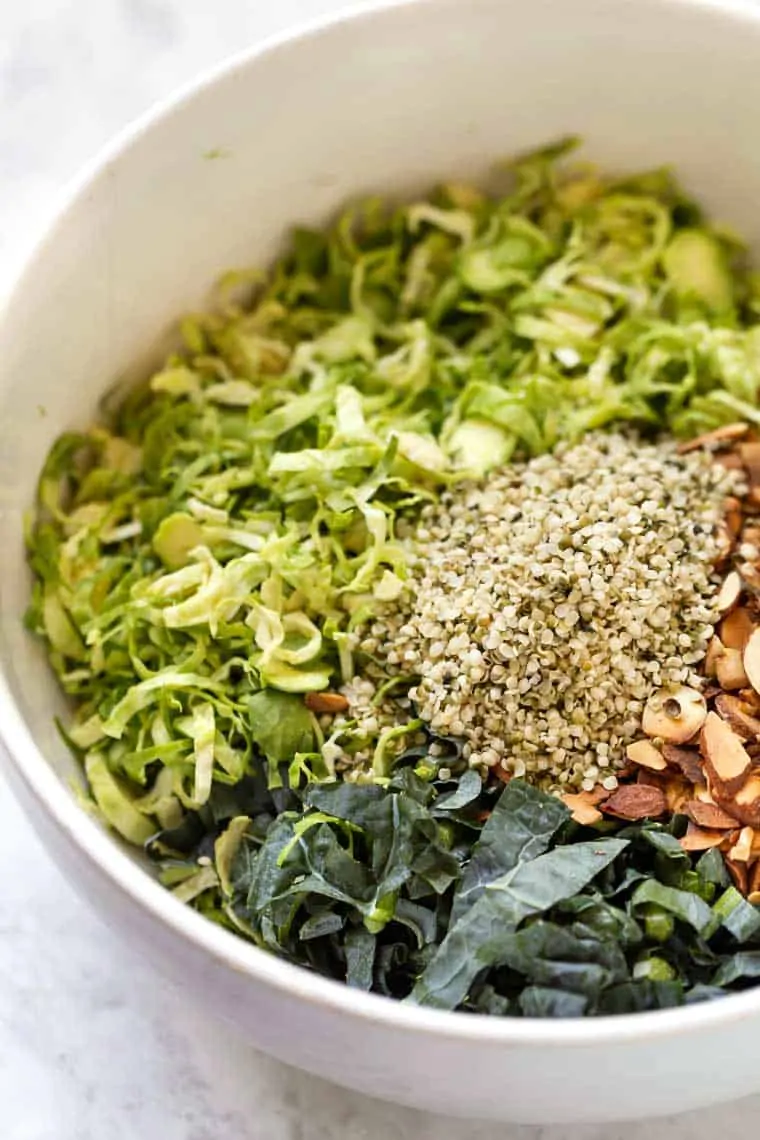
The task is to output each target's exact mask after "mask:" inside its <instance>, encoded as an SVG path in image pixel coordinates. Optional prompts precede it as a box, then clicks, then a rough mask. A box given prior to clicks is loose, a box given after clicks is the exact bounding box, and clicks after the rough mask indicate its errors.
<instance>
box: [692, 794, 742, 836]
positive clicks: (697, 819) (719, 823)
mask: <svg viewBox="0 0 760 1140" xmlns="http://www.w3.org/2000/svg"><path fill="white" fill-rule="evenodd" d="M683 811H684V815H687V816H688V817H689V819H691V820H693V822H694V823H696V824H697V825H698V826H699V827H704V828H707V830H708V831H731V830H732V828H735V827H736V823H737V821H736V820H735V819H734V818H733V816H730V815H729V814H728V812H727V811H724V810H723V808H721V807H718V805H717V804H709V803H702V802H701V801H700V800H688V801H687V802H686V803H685V804H684V805H683Z"/></svg>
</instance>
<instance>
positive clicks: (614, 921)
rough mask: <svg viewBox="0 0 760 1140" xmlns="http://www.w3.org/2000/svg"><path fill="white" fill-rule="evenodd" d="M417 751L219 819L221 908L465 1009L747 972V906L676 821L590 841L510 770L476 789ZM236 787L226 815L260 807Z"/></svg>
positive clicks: (269, 942) (729, 984)
mask: <svg viewBox="0 0 760 1140" xmlns="http://www.w3.org/2000/svg"><path fill="white" fill-rule="evenodd" d="M431 761H432V762H433V763H435V758H433V757H430V754H429V751H428V750H425V749H414V750H410V752H409V753H408V754H406V755H405V756H404V757H402V758H401V760H400V761H399V763H398V764H397V765H396V768H395V771H394V775H393V776H392V778H391V779H390V781H389V783H388V784H386V785H384V786H380V785H377V784H350V783H335V784H331V785H329V784H324V785H311V786H310V787H309V788H307V789H305V790H302V791H300V792H296V793H292V792H291V793H288V796H289V798H288V809H287V810H282V811H281V813H280V815H279V817H278V819H277V821H276V822H274V823H269V825H268V826H266V825H263V824H262V821H261V817H260V816H259V817H257V816H255V815H254V816H253V817H250V818H249V819H248V821H247V824H246V826H245V830H241V828H240V825H239V823H235V824H232V825H230V827H231V828H232V827H233V826H234V827H235V830H236V837H235V842H236V844H237V846H236V849H235V853H234V856H233V858H232V861H231V867H232V871H231V875H230V878H229V886H228V889H227V890H226V891H225V893H224V896H223V902H222V903H221V904H219V905H221V906H223V907H224V910H223V912H222V916H223V918H226V919H227V921H235V922H236V923H239V924H240V925H241V926H242V928H243V929H245V930H247V931H248V933H249V936H252V937H254V938H255V939H256V941H257V942H258V943H259V944H260V945H263V946H267V947H269V948H270V949H273V950H275V951H276V952H277V953H279V954H282V955H284V956H285V957H286V958H288V959H289V960H291V961H294V962H300V963H302V964H304V965H307V966H309V967H310V968H312V969H316V970H319V971H320V972H321V973H325V974H327V975H328V976H331V977H336V978H340V979H345V980H347V981H348V984H349V985H355V986H357V987H360V988H363V989H374V990H376V991H377V992H380V993H384V994H387V995H389V996H393V997H396V998H405V997H409V998H410V1000H411V1001H414V1002H415V1003H420V1004H425V1005H433V1006H437V1007H438V1008H444V1009H454V1008H458V1009H464V1010H468V1011H470V1012H474V1013H490V1014H498V1015H512V1016H518V1017H519V1016H541V1017H554V1016H579V1015H581V1014H592V1015H593V1014H597V1015H602V1014H607V1013H622V1012H633V1011H636V1010H641V1009H656V1008H663V1007H666V1006H672V1005H679V1004H683V1003H684V1002H693V1001H699V1000H705V999H706V998H714V997H717V996H719V995H720V994H722V993H724V992H730V991H731V990H736V989H741V988H743V987H745V986H746V985H748V984H752V981H751V977H752V975H751V973H750V972H749V968H748V967H746V960H745V957H744V956H745V955H746V954H747V953H758V951H760V914H758V912H757V911H756V910H755V908H754V907H753V906H751V905H750V904H749V903H747V902H746V901H745V900H743V899H742V897H741V895H740V894H739V893H738V891H737V890H736V889H735V888H734V887H733V886H732V885H731V882H730V879H729V875H728V872H727V870H726V867H725V865H724V861H723V858H722V857H721V856H720V855H719V854H718V853H717V852H708V853H707V854H706V855H700V856H699V857H696V856H695V857H692V856H690V855H689V854H688V853H687V852H686V851H684V850H683V848H682V846H681V844H680V843H679V840H678V838H677V834H678V833H679V832H680V831H681V830H682V829H683V826H684V825H685V822H686V821H685V819H684V818H683V817H680V819H679V820H673V821H671V822H670V823H669V824H667V825H665V824H660V823H654V822H637V823H628V822H626V821H624V820H623V821H618V822H614V821H610V822H609V823H608V824H607V827H608V828H610V829H611V834H608V835H605V836H601V837H600V836H599V834H598V833H597V832H596V831H595V830H593V829H589V828H587V827H580V826H578V825H577V824H575V823H574V822H573V821H572V820H571V819H570V816H569V812H568V809H567V808H566V807H565V806H564V805H563V804H562V802H561V801H560V800H558V799H557V798H556V797H554V796H552V795H548V794H546V793H544V792H542V791H541V790H540V789H537V788H534V787H530V786H529V785H527V784H526V783H525V782H524V781H523V780H519V779H515V780H512V781H510V782H509V783H508V784H507V785H506V786H503V785H499V787H496V786H495V785H493V784H492V785H490V786H487V785H482V784H481V781H480V778H479V777H478V775H477V773H475V772H473V771H472V770H468V769H467V767H466V766H464V765H462V764H461V762H460V764H459V765H458V768H459V774H458V775H456V776H452V777H450V778H449V779H448V780H438V779H433V781H427V780H425V779H422V778H421V777H420V776H419V775H418V774H417V772H418V770H421V769H422V766H423V765H424V764H425V763H426V762H428V763H430V762H431ZM502 788H503V790H500V789H502ZM232 794H233V801H235V802H233V803H230V804H229V805H228V806H227V807H226V809H225V811H226V812H228V813H231V812H234V811H236V810H237V811H240V809H241V808H242V807H243V805H244V803H245V802H246V801H247V803H248V804H250V805H252V806H253V805H256V804H257V798H256V795H255V794H254V793H253V791H252V789H250V788H249V789H247V790H245V791H244V790H243V789H242V788H240V787H239V788H238V789H233V790H232ZM259 795H260V796H261V797H262V798H261V799H258V806H257V807H254V810H255V811H258V812H261V811H266V810H267V809H266V793H265V791H264V789H263V786H262V790H261V792H260V793H259ZM448 805H450V806H448ZM220 806H221V804H220ZM269 810H272V808H271V805H270V808H269ZM484 816H485V817H486V818H485V821H484V820H483V817H484ZM262 826H263V827H265V828H266V833H265V836H264V837H262ZM223 834H225V835H226V834H227V833H226V832H225V833H223ZM257 837H258V838H257ZM207 897H208V896H207ZM207 905H208V904H207ZM539 988H540V989H541V991H542V999H541V1001H540V1003H539V1002H538V999H537V997H536V995H535V991H536V989H539ZM410 995H411V996H410Z"/></svg>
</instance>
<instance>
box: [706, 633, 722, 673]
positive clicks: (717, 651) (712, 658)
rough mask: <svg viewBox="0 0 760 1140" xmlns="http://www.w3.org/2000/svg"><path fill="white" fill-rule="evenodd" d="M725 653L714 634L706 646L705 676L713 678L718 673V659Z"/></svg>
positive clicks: (720, 642)
mask: <svg viewBox="0 0 760 1140" xmlns="http://www.w3.org/2000/svg"><path fill="white" fill-rule="evenodd" d="M724 651H725V646H724V644H723V642H722V641H721V639H720V638H719V637H718V635H717V634H714V635H713V637H712V638H711V639H710V644H709V645H708V646H707V653H706V654H705V662H704V669H705V676H706V677H714V676H715V675H716V673H717V671H718V659H719V658H720V657H721V656H722V654H723V652H724Z"/></svg>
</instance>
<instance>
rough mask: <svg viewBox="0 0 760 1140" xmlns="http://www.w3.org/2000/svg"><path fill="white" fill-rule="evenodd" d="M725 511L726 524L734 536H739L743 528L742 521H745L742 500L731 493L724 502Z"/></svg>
mask: <svg viewBox="0 0 760 1140" xmlns="http://www.w3.org/2000/svg"><path fill="white" fill-rule="evenodd" d="M723 511H724V515H725V521H726V526H727V527H728V529H729V531H730V532H731V535H732V536H733V537H734V538H738V537H739V533H740V531H741V529H742V523H743V522H744V515H743V512H742V505H741V502H740V501H739V500H738V499H737V498H735V497H734V496H733V495H729V497H728V498H727V499H726V500H725V501H724V503H723Z"/></svg>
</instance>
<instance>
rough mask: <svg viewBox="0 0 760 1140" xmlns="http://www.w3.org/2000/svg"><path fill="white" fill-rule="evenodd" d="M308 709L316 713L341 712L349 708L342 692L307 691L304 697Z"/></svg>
mask: <svg viewBox="0 0 760 1140" xmlns="http://www.w3.org/2000/svg"><path fill="white" fill-rule="evenodd" d="M303 701H304V704H305V705H306V707H307V709H311V711H312V712H315V713H339V712H345V711H346V709H347V708H348V700H347V699H346V697H344V696H343V694H342V693H307V694H306V696H305V697H304V699H303Z"/></svg>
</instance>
